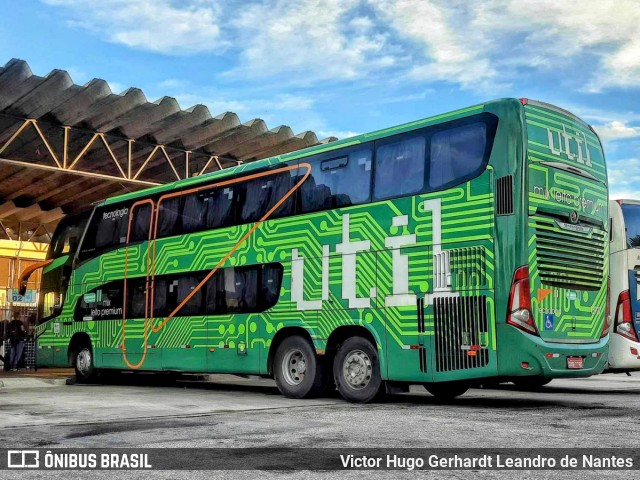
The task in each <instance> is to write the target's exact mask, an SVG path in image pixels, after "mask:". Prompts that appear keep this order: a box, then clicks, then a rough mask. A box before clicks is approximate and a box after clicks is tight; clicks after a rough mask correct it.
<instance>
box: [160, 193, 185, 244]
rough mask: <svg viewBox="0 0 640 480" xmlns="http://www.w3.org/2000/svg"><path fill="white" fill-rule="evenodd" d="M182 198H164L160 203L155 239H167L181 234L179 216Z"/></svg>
mask: <svg viewBox="0 0 640 480" xmlns="http://www.w3.org/2000/svg"><path fill="white" fill-rule="evenodd" d="M183 203H184V197H183V196H179V197H172V198H165V199H163V200H161V201H160V205H159V207H158V208H159V212H158V225H157V227H156V228H157V237H158V238H162V237H169V236H171V235H179V234H180V233H181V231H180V229H181V223H182V222H181V221H180V214H181V210H182V204H183Z"/></svg>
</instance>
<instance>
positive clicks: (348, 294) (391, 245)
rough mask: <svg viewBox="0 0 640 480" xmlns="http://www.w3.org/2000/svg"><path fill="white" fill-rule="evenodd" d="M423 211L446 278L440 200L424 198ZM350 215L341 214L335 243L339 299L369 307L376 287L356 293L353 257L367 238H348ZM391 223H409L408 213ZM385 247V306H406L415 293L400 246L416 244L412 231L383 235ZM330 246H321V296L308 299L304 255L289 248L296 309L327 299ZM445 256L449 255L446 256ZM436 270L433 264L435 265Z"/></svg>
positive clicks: (446, 291) (444, 291)
mask: <svg viewBox="0 0 640 480" xmlns="http://www.w3.org/2000/svg"><path fill="white" fill-rule="evenodd" d="M422 207H423V211H424V212H431V218H432V229H433V230H432V248H433V256H432V257H433V262H434V265H435V263H436V262H439V263H438V265H439V270H442V272H441V274H442V276H443V278H448V277H449V276H450V274H451V272H450V264H449V262H448V261H447V262H444V263H443V262H442V261H441V258H440V257H441V256H442V253H443V251H442V246H441V241H442V234H441V224H442V219H441V201H440V199H436V200H427V201H424V202H423V203H422ZM350 220H351V219H350V216H349V214H345V215H343V216H342V241H341V242H340V243H338V244H337V245H336V246H335V252H336V253H338V254H340V255H341V257H342V258H341V264H342V278H341V284H342V299H343V300H346V301H348V303H349V308H371V299H372V298H375V297H376V295H377V289H376V287H371V288H370V290H369V296H367V297H358V296H357V291H356V285H357V269H356V260H357V255H358V253H365V252H368V251H369V250H370V249H371V241H370V240H358V241H352V240H351V238H350V223H351V222H350ZM392 226H393V227H396V228H400V227H408V226H409V217H408V215H398V216H396V217H393V219H392ZM384 244H385V247H387V248H388V249H389V250H390V253H391V267H392V285H391V292H392V293H391V295H387V296H386V297H385V306H387V307H399V306H409V305H414V304H415V303H416V294H415V293H414V292H412V291H410V289H409V257H408V255H407V254H405V253H402V251H401V248H405V247H410V246H412V245H416V244H417V237H416V234H415V233H407V234H401V235H391V236H388V237H386V238H385V241H384ZM330 251H331V250H330V246H329V245H323V246H322V273H321V279H320V281H321V290H322V292H321V297H320V299H314V300H309V299H308V298H309V296H308V295H307V296H306V298H307V299H305V294H304V278H305V258H304V257H302V256H301V255H300V253H299V250H298V249H297V248H294V249H292V251H291V258H292V261H291V300H292V301H294V302H296V307H297V309H298V310H321V309H322V308H323V301H326V300H329V255H330ZM447 260H448V256H447ZM434 271H435V266H434ZM436 290H437V292H438V294H437V296H442V295H445V296H457V293H454V292H451V288H450V287H448V286H444V285H443V286H442V287H441V288H438V289H436ZM435 296H436V295H428V296H427V297H428V303H429V301H430V300H431V298H432V297H435Z"/></svg>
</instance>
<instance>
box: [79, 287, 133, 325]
mask: <svg viewBox="0 0 640 480" xmlns="http://www.w3.org/2000/svg"><path fill="white" fill-rule="evenodd" d="M123 300H124V280H113V281H111V282H108V283H105V284H104V285H101V286H99V287H96V288H93V289H91V290H89V291H88V292H87V293H85V294H84V295H83V296H82V297H81V298H80V299H79V300H78V303H77V304H76V308H75V310H74V312H73V317H74V320H75V321H77V322H81V321H89V320H91V321H93V320H122V309H123V307H124V301H123Z"/></svg>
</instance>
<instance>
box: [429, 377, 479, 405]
mask: <svg viewBox="0 0 640 480" xmlns="http://www.w3.org/2000/svg"><path fill="white" fill-rule="evenodd" d="M424 388H425V389H426V390H427V392H429V393H430V394H431V395H433V396H434V397H436V400H439V401H445V402H447V401H451V400H453V399H454V398H456V397H459V396H460V395H463V394H464V393H465V392H466V391H467V390H469V385H467V384H466V383H458V382H442V383H431V384H429V385H425V386H424Z"/></svg>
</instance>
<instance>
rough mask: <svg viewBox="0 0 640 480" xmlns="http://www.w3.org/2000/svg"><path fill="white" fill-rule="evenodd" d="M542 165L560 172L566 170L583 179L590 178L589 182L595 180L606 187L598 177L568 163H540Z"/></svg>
mask: <svg viewBox="0 0 640 480" xmlns="http://www.w3.org/2000/svg"><path fill="white" fill-rule="evenodd" d="M540 165H544V166H546V167H553V168H557V169H558V170H564V171H565V172H570V173H575V174H576V175H580V176H581V177H584V178H588V179H589V180H594V181H596V182H600V183H601V184H603V185H605V183H604V182H603V181H602V180H598V179H597V178H596V177H594V176H593V175H591V174H590V173H589V172H587V171H585V170H582V169H581V168H578V167H574V166H572V165H567V164H566V163H560V162H540Z"/></svg>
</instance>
